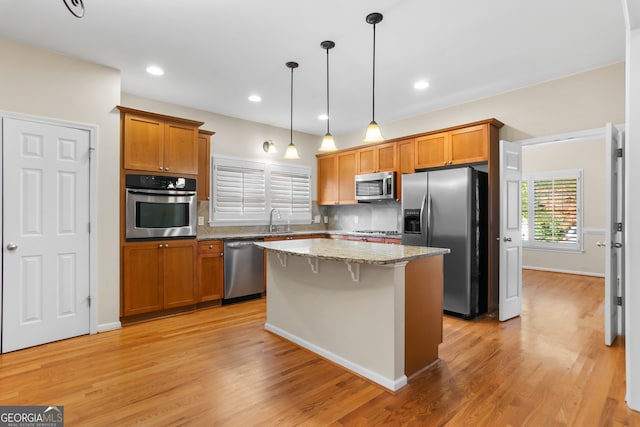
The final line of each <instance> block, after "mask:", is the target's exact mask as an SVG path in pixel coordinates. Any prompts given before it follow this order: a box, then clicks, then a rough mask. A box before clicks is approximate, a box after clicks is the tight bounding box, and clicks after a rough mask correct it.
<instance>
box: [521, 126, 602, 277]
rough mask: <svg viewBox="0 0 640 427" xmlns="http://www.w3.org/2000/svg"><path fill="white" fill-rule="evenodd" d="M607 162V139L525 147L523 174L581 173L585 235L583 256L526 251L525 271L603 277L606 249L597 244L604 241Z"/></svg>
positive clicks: (524, 255) (524, 253)
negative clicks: (570, 171)
mask: <svg viewBox="0 0 640 427" xmlns="http://www.w3.org/2000/svg"><path fill="white" fill-rule="evenodd" d="M606 159H607V157H605V143H604V138H598V139H592V140H585V141H579V142H562V143H551V144H541V145H531V146H525V147H523V149H522V171H523V174H529V173H534V172H547V171H561V170H570V169H581V170H582V172H583V174H582V189H583V192H582V196H583V215H582V220H583V222H582V227H583V229H584V231H586V232H585V233H583V238H584V251H583V252H581V253H575V252H560V251H545V250H537V249H525V250H524V251H523V259H522V263H523V266H524V267H529V268H537V269H544V270H552V271H561V272H568V273H575V272H579V273H581V274H589V275H595V276H603V275H604V249H603V248H601V247H597V246H596V242H598V241H600V242H602V241H603V239H604V229H605V212H604V198H605V187H604V183H605V182H606V181H605V161H606Z"/></svg>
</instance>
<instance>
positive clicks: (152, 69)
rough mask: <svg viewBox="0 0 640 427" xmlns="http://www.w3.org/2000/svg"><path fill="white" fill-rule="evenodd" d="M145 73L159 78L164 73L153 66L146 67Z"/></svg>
mask: <svg viewBox="0 0 640 427" xmlns="http://www.w3.org/2000/svg"><path fill="white" fill-rule="evenodd" d="M147 73H149V74H151V75H152V76H161V75H163V74H164V71H163V70H162V68H160V67H156V66H155V65H149V66H148V67H147Z"/></svg>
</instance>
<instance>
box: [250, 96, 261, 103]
mask: <svg viewBox="0 0 640 427" xmlns="http://www.w3.org/2000/svg"><path fill="white" fill-rule="evenodd" d="M249 101H251V102H260V101H262V98H260V97H259V96H258V95H251V96H250V97H249Z"/></svg>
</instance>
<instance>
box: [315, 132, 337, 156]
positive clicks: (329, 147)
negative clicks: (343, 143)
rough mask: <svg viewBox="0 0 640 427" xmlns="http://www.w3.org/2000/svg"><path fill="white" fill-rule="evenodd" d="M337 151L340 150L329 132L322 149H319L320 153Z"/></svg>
mask: <svg viewBox="0 0 640 427" xmlns="http://www.w3.org/2000/svg"><path fill="white" fill-rule="evenodd" d="M336 150H338V148H337V147H336V142H335V141H334V140H333V136H332V135H331V134H330V133H329V132H327V134H326V135H325V136H324V138H322V144H321V145H320V148H318V151H321V152H323V153H327V152H330V151H336Z"/></svg>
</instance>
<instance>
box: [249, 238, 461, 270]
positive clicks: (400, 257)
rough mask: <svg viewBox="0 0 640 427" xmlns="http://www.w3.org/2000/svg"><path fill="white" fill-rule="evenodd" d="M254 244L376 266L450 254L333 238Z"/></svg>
mask: <svg viewBox="0 0 640 427" xmlns="http://www.w3.org/2000/svg"><path fill="white" fill-rule="evenodd" d="M254 245H256V246H258V247H260V248H263V249H267V250H270V251H273V252H276V253H282V254H289V255H297V256H303V257H308V258H319V259H328V260H335V261H344V262H351V263H362V264H376V265H385V264H396V263H399V262H407V261H411V260H413V259H418V258H425V257H430V256H436V255H444V254H448V253H449V252H450V250H449V249H447V248H432V247H424V246H407V245H389V244H384V243H370V242H357V241H348V240H333V239H302V240H279V241H275V242H255V243H254Z"/></svg>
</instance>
